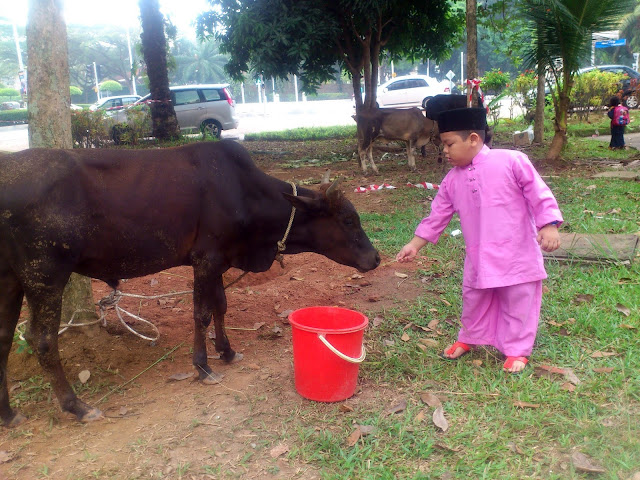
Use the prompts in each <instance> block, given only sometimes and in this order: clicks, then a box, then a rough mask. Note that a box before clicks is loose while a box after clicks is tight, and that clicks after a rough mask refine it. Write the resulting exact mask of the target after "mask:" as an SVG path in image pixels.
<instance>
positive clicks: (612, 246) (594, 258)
mask: <svg viewBox="0 0 640 480" xmlns="http://www.w3.org/2000/svg"><path fill="white" fill-rule="evenodd" d="M639 240H640V237H638V236H636V235H613V234H611V235H607V234H591V233H586V234H585V233H560V241H561V242H562V246H561V247H560V248H559V249H558V250H556V251H555V252H551V253H547V252H542V255H543V256H544V258H545V259H549V260H551V259H553V260H559V261H569V262H574V261H578V262H585V263H600V262H616V263H625V264H628V263H631V262H632V261H633V259H634V258H635V255H636V247H637V246H638V241H639Z"/></svg>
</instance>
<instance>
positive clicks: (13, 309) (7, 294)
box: [0, 265, 26, 427]
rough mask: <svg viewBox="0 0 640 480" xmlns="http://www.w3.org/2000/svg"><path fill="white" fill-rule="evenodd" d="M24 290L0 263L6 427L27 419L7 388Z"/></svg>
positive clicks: (0, 410)
mask: <svg viewBox="0 0 640 480" xmlns="http://www.w3.org/2000/svg"><path fill="white" fill-rule="evenodd" d="M22 297H23V290H22V287H21V286H20V283H19V282H18V279H17V278H16V276H15V275H14V274H13V272H11V271H10V270H9V269H8V267H3V266H2V265H0V419H1V420H2V423H3V424H4V425H5V426H6V427H15V426H17V425H20V424H21V423H22V422H23V421H25V420H26V418H25V417H24V415H22V414H21V413H20V412H17V411H14V410H13V409H12V408H11V406H10V404H9V390H8V388H7V360H8V359H9V351H10V350H11V344H12V343H13V334H14V332H15V329H16V324H17V323H18V318H19V317H20V308H21V307H22Z"/></svg>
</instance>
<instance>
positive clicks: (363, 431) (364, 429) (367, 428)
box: [358, 425, 376, 437]
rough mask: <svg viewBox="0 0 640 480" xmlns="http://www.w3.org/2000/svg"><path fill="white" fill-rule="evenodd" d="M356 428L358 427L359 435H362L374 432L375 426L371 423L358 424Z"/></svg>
mask: <svg viewBox="0 0 640 480" xmlns="http://www.w3.org/2000/svg"><path fill="white" fill-rule="evenodd" d="M358 428H359V429H360V435H362V436H363V437H366V436H367V435H372V434H374V433H376V427H375V426H373V425H358Z"/></svg>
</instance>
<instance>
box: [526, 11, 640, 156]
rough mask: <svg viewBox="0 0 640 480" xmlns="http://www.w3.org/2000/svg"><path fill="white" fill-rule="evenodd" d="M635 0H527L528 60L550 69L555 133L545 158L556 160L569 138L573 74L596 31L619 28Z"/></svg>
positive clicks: (530, 62) (584, 59)
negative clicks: (529, 35) (529, 37)
mask: <svg viewBox="0 0 640 480" xmlns="http://www.w3.org/2000/svg"><path fill="white" fill-rule="evenodd" d="M635 3H636V1H635V0H527V1H525V2H524V6H523V15H524V16H525V17H526V18H527V19H528V20H529V29H530V34H531V38H532V39H533V42H532V44H531V46H530V48H529V49H528V51H527V52H526V54H525V63H527V64H528V65H529V66H531V67H533V66H536V65H538V69H539V71H540V70H541V68H542V67H544V69H545V70H546V71H548V72H550V74H551V77H552V80H551V83H552V86H553V88H552V89H551V92H552V97H553V106H554V109H555V119H554V129H555V135H554V137H553V140H552V142H551V146H550V148H549V151H548V152H547V156H546V160H547V161H550V162H554V161H557V160H558V158H559V157H560V152H561V151H562V148H563V147H564V145H565V144H566V142H567V116H568V110H569V95H570V93H571V89H572V87H573V78H574V76H575V74H576V72H577V71H578V69H579V68H580V64H581V63H582V62H585V61H586V60H587V59H588V58H589V56H590V52H591V36H592V34H593V33H594V32H598V31H604V30H611V29H613V28H616V27H617V25H618V22H619V20H620V16H621V15H624V14H625V13H627V12H629V11H631V9H632V8H633V6H634V5H635Z"/></svg>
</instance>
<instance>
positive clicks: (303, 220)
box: [284, 180, 380, 271]
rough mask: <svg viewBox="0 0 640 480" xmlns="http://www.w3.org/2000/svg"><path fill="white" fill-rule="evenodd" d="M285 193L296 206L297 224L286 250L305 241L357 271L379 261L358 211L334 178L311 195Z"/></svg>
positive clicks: (312, 248) (371, 267)
mask: <svg viewBox="0 0 640 480" xmlns="http://www.w3.org/2000/svg"><path fill="white" fill-rule="evenodd" d="M284 196H285V198H287V200H289V202H290V203H291V204H292V205H293V206H294V207H296V209H297V212H296V219H295V221H294V225H296V226H297V228H295V232H294V231H292V234H291V237H290V239H289V241H288V246H289V248H287V251H290V253H295V252H296V250H297V251H302V249H301V248H300V247H301V246H302V245H306V246H308V247H311V251H313V252H316V253H319V254H321V255H324V256H326V257H327V258H330V259H331V260H333V261H335V262H338V263H342V264H343V265H349V266H351V267H355V268H357V269H358V270H360V271H367V270H373V269H374V268H376V267H377V266H378V265H379V264H380V255H379V254H378V251H377V250H376V249H375V248H373V245H371V242H370V241H369V238H368V237H367V234H366V233H365V232H364V230H363V229H362V225H361V224H360V217H359V216H358V212H356V209H355V208H354V206H353V205H352V204H351V202H350V201H349V200H347V198H346V197H345V196H344V195H343V193H342V192H341V191H340V190H339V189H338V181H337V180H336V181H334V182H333V183H332V184H330V185H329V184H328V183H326V184H322V185H321V186H320V190H319V191H318V192H312V196H301V195H298V196H293V195H290V194H287V193H285V194H284ZM296 246H297V248H296ZM305 250H307V251H308V250H309V248H306V249H305Z"/></svg>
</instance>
